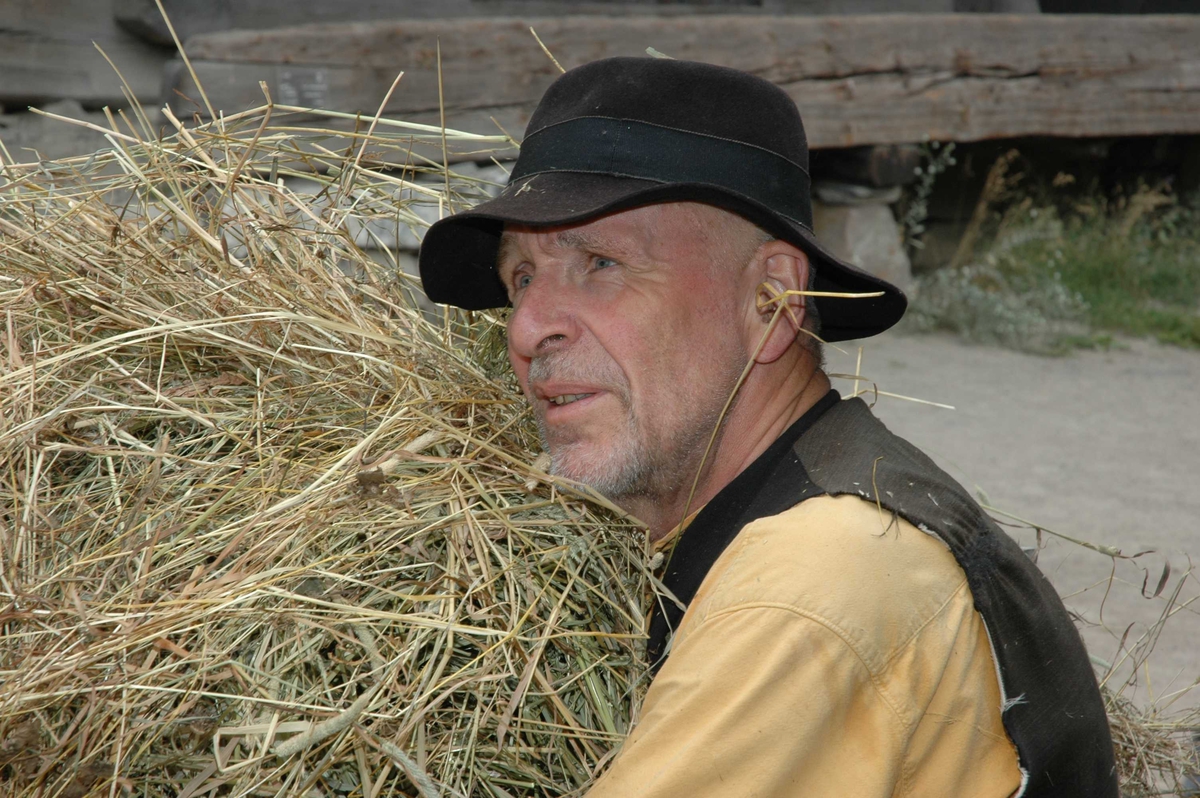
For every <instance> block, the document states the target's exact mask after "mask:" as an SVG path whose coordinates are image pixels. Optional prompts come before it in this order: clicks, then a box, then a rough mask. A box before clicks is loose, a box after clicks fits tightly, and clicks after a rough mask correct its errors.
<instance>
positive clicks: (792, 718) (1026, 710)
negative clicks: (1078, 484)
mask: <svg viewBox="0 0 1200 798" xmlns="http://www.w3.org/2000/svg"><path fill="white" fill-rule="evenodd" d="M807 165H808V151H807V145H806V142H805V138H804V131H803V128H802V126H801V121H800V116H799V114H798V113H797V110H796V107H795V105H794V104H793V103H792V102H791V100H790V99H789V98H788V96H787V95H786V94H785V93H784V92H783V91H781V90H780V89H778V88H777V87H775V86H774V85H772V84H771V83H768V82H766V81H764V80H761V79H759V78H756V77H753V76H751V75H747V74H744V73H741V72H737V71H734V70H730V69H724V68H720V67H714V66H709V65H705V64H698V63H690V62H684V61H671V60H659V59H649V58H645V59H643V58H614V59H608V60H604V61H598V62H595V63H591V64H588V65H586V66H583V67H580V68H578V69H575V70H572V71H570V72H567V73H566V74H565V75H563V76H562V77H561V78H560V79H559V80H558V81H556V82H555V83H554V85H553V86H552V87H551V88H550V89H549V90H548V91H547V92H546V95H545V97H543V99H542V101H541V103H540V105H539V106H538V108H537V110H536V111H535V113H534V115H533V117H532V119H531V121H530V123H529V127H528V130H527V131H526V136H525V141H524V144H523V146H522V148H521V155H520V159H519V160H518V162H517V164H516V167H515V169H514V170H513V174H512V179H511V181H510V184H509V185H508V187H507V188H506V189H505V190H504V192H503V193H501V195H500V196H499V197H497V198H496V199H494V200H491V201H489V202H486V203H484V204H482V205H480V206H478V207H476V208H475V209H473V210H472V211H470V212H466V213H461V214H458V215H456V216H452V217H450V218H447V219H445V220H443V221H441V222H439V223H437V224H435V225H434V226H433V227H432V228H431V229H430V230H429V232H428V234H427V236H426V238H425V242H424V245H423V247H422V250H421V260H420V266H421V275H422V279H423V281H424V285H425V289H426V291H427V293H428V294H429V296H430V297H431V298H432V299H434V300H436V301H440V302H447V303H452V304H455V305H458V306H460V307H464V308H490V307H501V306H504V305H506V304H509V303H511V305H512V307H513V311H512V316H511V319H510V321H509V327H508V343H509V355H510V360H511V362H512V366H513V369H514V370H515V372H516V374H517V376H518V378H519V379H520V383H521V386H522V388H523V389H524V391H525V395H526V398H527V399H528V401H529V403H530V404H531V406H532V408H533V411H534V415H535V417H536V419H537V422H538V425H539V428H540V430H541V434H542V437H543V439H544V442H545V445H546V448H547V450H548V451H549V453H550V456H551V462H552V469H553V471H554V473H555V474H558V475H561V476H563V477H568V478H570V479H573V480H578V481H580V482H584V483H587V484H589V485H591V486H593V487H594V488H595V489H597V490H598V491H601V492H602V493H604V494H606V495H607V496H609V497H610V498H611V499H612V500H613V501H615V502H616V503H617V504H619V505H620V506H622V507H624V508H625V509H627V510H628V511H629V512H630V513H631V514H633V515H634V516H636V517H638V518H640V519H642V520H643V521H644V522H645V523H646V525H647V526H648V528H649V530H650V535H651V539H652V540H653V541H654V542H655V545H656V546H657V547H659V548H660V549H661V550H663V551H664V553H665V554H666V565H665V571H664V574H663V582H664V584H665V585H666V586H667V587H668V588H669V589H670V591H671V592H672V594H673V596H674V598H675V599H678V601H674V600H671V599H664V600H662V601H661V602H660V603H659V605H658V606H657V607H656V608H655V612H654V614H653V619H652V622H651V628H650V630H649V634H650V643H649V650H650V656H651V657H652V661H654V662H655V664H656V667H658V670H657V673H656V675H655V677H654V680H653V682H652V684H651V686H650V689H649V692H648V693H647V695H646V699H645V703H644V705H643V709H642V714H641V718H640V720H639V722H638V724H637V726H636V727H635V728H634V729H633V731H632V732H631V734H630V736H629V739H628V740H627V741H626V743H625V745H624V746H623V747H622V750H621V751H620V753H619V754H618V756H617V757H616V759H615V760H614V762H613V763H612V766H611V767H610V768H609V770H608V771H607V773H606V774H605V775H604V776H603V777H602V778H601V779H600V780H599V781H598V783H597V784H596V786H595V787H594V788H593V790H592V792H591V793H590V795H592V796H594V797H599V796H602V797H603V798H609V797H610V796H613V797H615V796H662V797H663V798H666V796H679V797H681V798H682V797H684V796H688V797H692V796H710V795H711V796H716V795H737V796H741V795H746V796H751V795H753V796H763V797H764V798H766V797H773V796H817V795H839V796H841V795H854V796H898V795H904V796H978V797H979V798H983V797H984V796H987V797H988V798H1002V797H1004V796H1011V795H1020V796H1052V795H1053V796H1079V797H1080V798H1083V797H1084V796H1087V798H1095V797H1096V796H1105V797H1107V796H1114V797H1115V796H1116V795H1117V788H1116V777H1115V772H1114V765H1113V752H1112V743H1111V740H1110V737H1109V732H1108V726H1107V722H1106V718H1105V712H1104V705H1103V703H1102V701H1101V697H1100V694H1099V691H1098V689H1097V686H1096V681H1095V677H1094V675H1093V673H1092V670H1091V667H1090V665H1089V662H1088V658H1087V654H1086V652H1085V651H1084V648H1083V645H1082V643H1081V641H1080V639H1079V636H1078V634H1077V633H1076V631H1075V628H1074V626H1073V625H1072V623H1071V621H1070V619H1069V617H1068V616H1067V613H1066V611H1065V610H1064V609H1063V606H1062V604H1061V602H1060V601H1059V599H1058V597H1057V595H1056V594H1055V592H1054V590H1053V589H1052V588H1051V586H1050V585H1049V583H1048V582H1047V581H1046V580H1045V579H1044V578H1043V577H1042V575H1041V574H1040V573H1039V572H1038V571H1037V568H1036V567H1035V566H1034V565H1033V564H1032V563H1031V562H1030V561H1029V560H1028V559H1027V558H1026V557H1025V556H1024V555H1023V554H1022V553H1021V551H1020V550H1019V549H1018V547H1017V546H1016V545H1015V544H1014V543H1013V541H1012V540H1011V539H1009V538H1008V537H1007V536H1006V535H1005V534H1004V533H1003V532H1001V531H1000V530H999V529H998V528H997V527H996V526H995V524H994V523H993V522H992V521H991V520H990V519H989V518H988V517H987V516H986V515H985V514H984V513H983V512H982V511H981V510H980V508H979V507H978V506H977V505H976V504H975V503H974V502H973V501H972V500H971V499H970V497H969V495H968V494H967V493H966V492H965V491H964V490H963V489H962V488H961V487H960V486H959V485H958V484H956V483H955V482H954V481H953V480H952V479H950V477H948V476H947V475H946V474H944V473H943V472H942V471H940V470H939V469H938V468H937V467H936V466H935V465H934V464H933V463H932V462H931V461H930V460H929V459H928V458H926V457H925V456H924V455H922V454H921V453H920V452H918V451H917V450H915V449H914V448H913V447H912V446H911V445H909V444H908V443H906V442H905V441H903V440H901V439H899V438H897V437H895V436H894V435H892V434H891V433H889V432H888V431H887V430H886V428H884V427H883V425H882V424H880V423H879V422H878V421H877V420H875V418H874V417H873V416H872V415H871V413H870V411H869V410H868V408H867V406H866V405H865V404H863V403H862V402H861V401H860V400H857V399H853V400H849V401H842V400H841V399H840V397H839V396H838V394H837V393H836V392H835V391H833V390H831V389H830V385H829V380H828V378H827V377H826V375H825V374H824V373H823V371H822V369H821V366H822V359H821V348H820V343H819V341H818V334H819V335H820V336H821V337H823V338H824V339H825V340H843V339H849V338H861V337H865V336H868V335H872V334H875V333H878V332H881V331H883V330H885V329H887V328H888V327H890V326H891V325H892V324H894V323H895V322H896V321H897V320H898V319H899V318H900V316H901V315H902V314H903V312H904V308H905V299H904V296H903V294H902V293H901V292H900V291H899V290H897V289H896V288H895V287H893V286H891V285H889V284H888V283H885V282H883V281H881V280H879V279H877V278H875V277H872V276H871V275H869V274H867V273H866V272H863V271H860V270H859V269H857V268H855V267H853V266H851V265H849V264H846V263H843V262H841V261H839V260H838V259H837V258H835V257H833V256H832V255H831V254H829V253H828V252H827V251H826V250H825V249H824V248H822V246H821V245H820V243H819V242H818V241H817V239H816V238H815V236H814V235H813V233H812V229H811V221H812V209H811V201H810V198H809V177H808V172H807ZM848 294H850V295H858V296H847V295H848ZM682 607H686V611H684V610H683V609H682Z"/></svg>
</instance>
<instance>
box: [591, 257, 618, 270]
mask: <svg viewBox="0 0 1200 798" xmlns="http://www.w3.org/2000/svg"><path fill="white" fill-rule="evenodd" d="M616 265H617V262H616V261H615V260H613V259H612V258H596V259H595V260H593V261H592V266H593V267H594V268H596V269H607V268H610V267H612V266H616Z"/></svg>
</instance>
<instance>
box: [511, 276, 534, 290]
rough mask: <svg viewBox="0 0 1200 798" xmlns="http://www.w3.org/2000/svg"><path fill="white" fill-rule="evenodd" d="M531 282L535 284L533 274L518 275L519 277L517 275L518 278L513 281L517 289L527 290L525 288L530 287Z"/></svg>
mask: <svg viewBox="0 0 1200 798" xmlns="http://www.w3.org/2000/svg"><path fill="white" fill-rule="evenodd" d="M531 282H533V275H532V274H518V275H517V276H516V277H515V278H514V279H513V285H514V286H516V287H517V288H525V287H526V286H528V285H529V284H530V283H531Z"/></svg>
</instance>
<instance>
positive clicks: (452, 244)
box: [420, 172, 908, 341]
mask: <svg viewBox="0 0 1200 798" xmlns="http://www.w3.org/2000/svg"><path fill="white" fill-rule="evenodd" d="M684 201H690V202H703V203H706V204H709V205H715V206H717V207H720V208H723V209H724V210H728V211H730V212H732V213H736V214H738V215H739V216H742V217H744V218H746V219H749V220H750V221H751V222H754V223H755V224H757V225H758V226H760V227H762V228H763V229H764V230H766V231H767V232H769V233H771V234H772V235H774V236H777V237H778V238H781V239H783V240H785V241H789V242H791V243H793V244H795V245H796V246H797V247H799V248H800V249H801V250H803V251H804V252H805V253H806V254H807V255H808V256H809V258H810V260H812V261H813V267H814V269H815V270H816V282H815V286H814V290H816V291H828V292H838V293H853V294H865V293H875V292H883V295H882V296H878V297H871V298H852V299H842V298H836V297H815V298H813V299H812V300H810V301H814V302H815V303H816V306H817V312H818V313H819V315H820V318H821V337H822V338H824V339H825V340H826V341H845V340H850V339H855V338H866V337H868V336H871V335H877V334H878V333H881V332H883V331H884V330H886V329H888V328H889V327H891V326H892V325H894V324H895V323H896V322H898V321H899V320H900V317H901V316H903V315H904V310H905V308H906V307H907V305H908V300H907V299H906V298H905V296H904V292H902V291H901V290H900V289H899V288H897V287H896V286H894V285H892V284H891V283H889V282H887V281H885V280H881V279H880V278H878V277H875V276H874V275H872V274H868V273H867V272H865V271H863V270H862V269H859V268H857V267H855V266H853V265H852V264H849V263H846V262H845V261H842V260H840V259H839V258H837V257H835V256H834V255H833V254H832V253H830V252H828V251H827V250H826V249H825V248H824V247H823V246H821V243H820V242H819V241H817V238H816V236H815V235H813V232H812V231H811V230H809V229H808V228H807V227H805V226H804V225H803V224H801V223H800V222H798V221H796V220H793V219H789V218H787V217H784V216H781V215H779V214H777V213H775V212H773V211H771V210H770V209H768V208H766V207H763V206H762V205H760V204H759V203H757V202H755V201H754V200H752V199H750V198H748V197H745V196H742V195H740V194H738V193H736V192H733V191H730V190H729V189H726V188H722V187H719V186H713V185H708V184H700V183H671V184H662V183H657V182H654V181H652V180H645V179H642V178H635V177H620V176H614V175H609V174H591V173H580V172H548V173H543V174H535V175H530V176H529V177H527V178H524V179H521V180H518V181H515V182H513V183H510V184H509V185H508V186H507V187H506V188H505V189H504V191H503V192H501V193H500V195H499V196H497V197H496V198H495V199H492V200H488V201H487V202H483V203H481V204H479V205H477V206H475V207H474V208H472V209H471V210H469V211H466V212H463V213H459V214H456V215H454V216H450V217H447V218H445V219H442V220H441V221H439V222H436V223H435V224H434V225H433V226H432V227H430V228H429V230H428V231H427V232H426V234H425V239H424V241H423V243H422V244H421V252H420V272H421V281H422V283H423V285H424V288H425V293H426V295H427V296H428V297H429V298H430V299H432V300H433V301H435V302H441V303H444V304H448V305H456V306H458V307H461V308H464V309H466V310H485V309H488V308H499V307H504V306H506V305H508V304H509V302H508V295H507V293H506V292H505V290H504V287H503V286H502V285H501V283H500V279H499V277H498V275H497V273H496V255H497V250H498V249H499V245H500V235H501V234H502V233H503V231H504V225H505V224H518V225H529V226H531V227H550V226H558V225H569V224H576V223H581V222H585V221H587V220H589V219H592V218H595V217H598V216H603V215H606V214H609V213H615V212H617V211H621V210H627V209H629V208H634V207H638V206H641V205H650V204H654V203H659V202H684Z"/></svg>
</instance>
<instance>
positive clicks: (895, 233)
mask: <svg viewBox="0 0 1200 798" xmlns="http://www.w3.org/2000/svg"><path fill="white" fill-rule="evenodd" d="M813 229H814V231H815V232H816V234H817V238H818V239H819V240H820V241H821V243H822V244H824V245H825V246H826V247H827V248H828V249H829V251H830V252H832V253H833V254H834V255H836V256H837V257H839V258H841V259H842V260H844V261H847V262H849V263H852V264H854V265H855V266H858V267H859V268H860V269H863V270H864V271H866V272H869V273H871V274H873V275H875V276H876V277H882V278H883V279H884V280H887V281H888V282H890V283H892V284H893V285H896V286H898V287H899V288H900V289H901V290H902V291H908V290H910V289H911V288H912V266H911V265H910V264H909V261H908V255H906V254H905V252H904V244H903V240H902V238H901V235H900V226H899V225H898V224H896V218H895V217H894V216H893V215H892V209H891V208H890V207H888V206H887V205H882V204H878V203H876V204H870V205H866V204H864V205H826V204H825V203H822V202H814V203H813Z"/></svg>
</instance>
